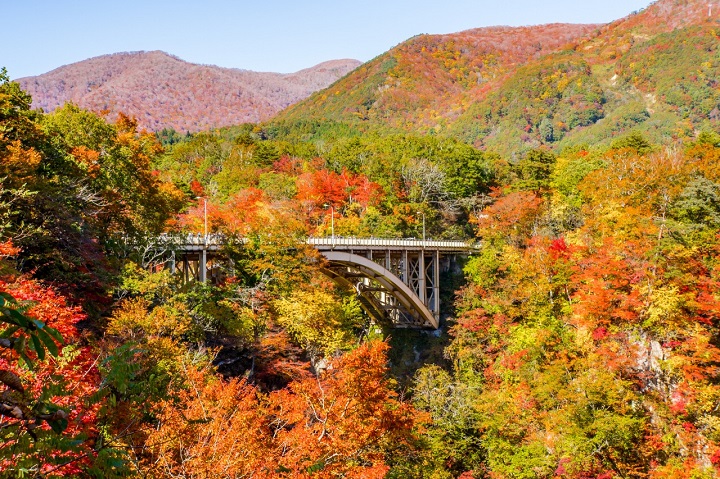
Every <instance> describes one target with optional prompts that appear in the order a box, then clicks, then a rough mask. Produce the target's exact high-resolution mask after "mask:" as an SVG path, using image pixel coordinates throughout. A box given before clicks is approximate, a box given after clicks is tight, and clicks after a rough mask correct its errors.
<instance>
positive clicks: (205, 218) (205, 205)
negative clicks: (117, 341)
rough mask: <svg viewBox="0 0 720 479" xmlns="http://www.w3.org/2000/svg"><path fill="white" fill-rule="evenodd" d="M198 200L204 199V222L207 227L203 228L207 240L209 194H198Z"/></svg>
mask: <svg viewBox="0 0 720 479" xmlns="http://www.w3.org/2000/svg"><path fill="white" fill-rule="evenodd" d="M195 199H196V200H203V218H204V224H205V228H204V230H203V232H204V236H205V240H206V241H207V196H196V197H195Z"/></svg>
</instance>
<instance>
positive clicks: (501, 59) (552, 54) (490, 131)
mask: <svg viewBox="0 0 720 479" xmlns="http://www.w3.org/2000/svg"><path fill="white" fill-rule="evenodd" d="M718 18H720V8H715V9H714V10H713V9H711V8H708V4H707V2H704V1H700V0H661V1H658V2H656V3H654V4H652V5H650V6H649V7H648V8H647V9H645V10H643V11H640V12H635V13H632V14H631V15H629V16H628V17H626V18H623V19H620V20H617V21H615V22H613V23H610V24H607V25H603V26H596V25H589V26H578V25H545V26H538V27H524V28H514V29H509V28H496V29H481V30H470V31H468V32H461V33H458V34H452V35H421V36H418V37H414V38H412V39H410V40H408V41H407V42H405V43H403V44H401V45H399V46H397V47H395V48H393V49H392V50H390V51H389V52H387V53H386V54H383V55H381V56H379V57H377V58H376V59H374V60H372V61H371V62H368V63H367V64H365V65H363V66H362V67H361V68H358V69H357V70H355V71H354V72H352V73H351V74H350V75H348V76H347V77H345V78H343V79H342V80H340V81H339V82H338V83H337V84H335V85H333V86H332V89H327V90H323V91H319V92H317V93H315V94H314V95H312V96H310V97H309V98H308V99H306V100H304V101H302V102H299V103H298V104H296V105H293V106H292V107H290V108H288V109H287V110H286V111H284V112H281V113H280V114H279V115H278V116H277V117H276V118H274V120H273V121H274V122H276V123H277V124H281V125H287V124H292V123H293V122H300V123H302V122H303V121H307V120H312V121H322V119H331V120H333V121H335V122H343V123H347V124H350V125H353V126H354V127H355V128H359V129H364V130H379V131H386V132H387V131H395V132H398V131H406V132H407V131H414V132H422V133H428V134H439V135H446V136H452V137H455V138H458V139H461V140H463V141H466V142H469V143H472V144H474V145H475V146H477V147H480V148H483V149H487V150H491V151H496V152H499V153H503V154H510V153H522V152H524V151H527V150H529V149H531V148H536V147H540V146H546V147H549V148H552V149H556V150H560V149H562V148H564V147H566V146H573V145H579V144H583V143H600V144H604V145H609V144H610V143H611V142H612V140H613V139H614V138H616V137H618V136H619V135H622V134H623V133H624V132H627V131H629V130H631V129H633V128H639V129H640V130H642V131H643V132H644V133H645V134H647V135H648V136H649V137H650V138H652V139H653V140H655V141H668V140H669V139H671V138H678V137H688V136H692V134H693V132H694V131H697V130H699V129H703V128H710V129H715V130H717V129H718V128H720V126H719V124H718V121H720V112H719V111H718V94H717V88H716V78H717V77H718V74H719V73H720V72H719V71H718V68H719V65H720V59H719V58H718V48H717V44H718V31H719V28H720V25H718Z"/></svg>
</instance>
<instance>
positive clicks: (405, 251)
mask: <svg viewBox="0 0 720 479" xmlns="http://www.w3.org/2000/svg"><path fill="white" fill-rule="evenodd" d="M307 243H308V244H310V245H312V246H313V247H315V248H316V249H317V250H318V251H319V252H320V253H321V254H322V255H323V256H324V257H325V259H326V260H327V262H326V264H325V265H324V267H323V268H322V270H321V271H322V272H323V273H324V274H325V275H327V276H328V277H330V278H332V279H333V280H334V281H335V282H336V283H338V284H340V285H342V286H344V287H345V288H347V289H352V290H354V291H355V292H356V294H357V298H358V300H359V301H360V304H361V305H362V307H363V309H364V310H365V311H366V312H367V313H368V315H370V316H371V317H372V318H373V319H374V320H375V321H376V322H378V323H380V324H390V325H392V326H393V327H399V328H426V329H437V328H438V327H439V324H440V277H441V272H443V271H452V270H453V269H456V268H457V266H456V264H457V263H456V261H457V257H458V256H467V255H468V254H471V253H473V252H476V251H477V250H478V248H479V247H478V245H476V244H474V243H468V242H465V241H442V240H440V241H437V240H417V239H390V238H344V237H323V238H317V237H311V238H308V239H307ZM224 244H225V243H224V238H223V237H222V236H221V235H208V236H205V235H199V234H190V235H188V236H183V237H179V238H178V237H176V244H175V247H174V252H173V256H172V260H171V268H172V271H173V272H175V271H176V262H177V260H179V262H180V263H181V268H182V273H183V275H184V278H185V280H186V281H191V280H193V279H194V280H197V281H202V282H205V281H208V279H212V277H213V268H208V263H209V261H211V260H212V259H213V258H217V257H218V256H219V255H221V251H222V247H223V246H224ZM178 256H179V257H178ZM208 272H210V278H209V277H208Z"/></svg>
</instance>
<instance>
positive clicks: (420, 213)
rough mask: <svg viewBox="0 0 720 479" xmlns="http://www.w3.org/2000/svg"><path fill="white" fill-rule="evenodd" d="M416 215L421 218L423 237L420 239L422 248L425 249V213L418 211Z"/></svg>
mask: <svg viewBox="0 0 720 479" xmlns="http://www.w3.org/2000/svg"><path fill="white" fill-rule="evenodd" d="M417 214H419V215H422V217H423V236H422V238H423V248H424V247H425V213H423V212H422V211H418V212H417Z"/></svg>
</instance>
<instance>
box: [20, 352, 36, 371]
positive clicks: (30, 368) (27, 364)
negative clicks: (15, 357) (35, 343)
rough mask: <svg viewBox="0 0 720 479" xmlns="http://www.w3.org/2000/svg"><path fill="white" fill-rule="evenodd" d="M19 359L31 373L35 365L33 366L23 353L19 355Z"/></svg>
mask: <svg viewBox="0 0 720 479" xmlns="http://www.w3.org/2000/svg"><path fill="white" fill-rule="evenodd" d="M20 359H22V360H23V362H24V363H25V366H27V368H28V369H29V370H31V371H32V370H33V369H35V365H34V364H33V362H32V359H30V358H29V357H28V355H27V354H25V353H24V352H23V353H20Z"/></svg>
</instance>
